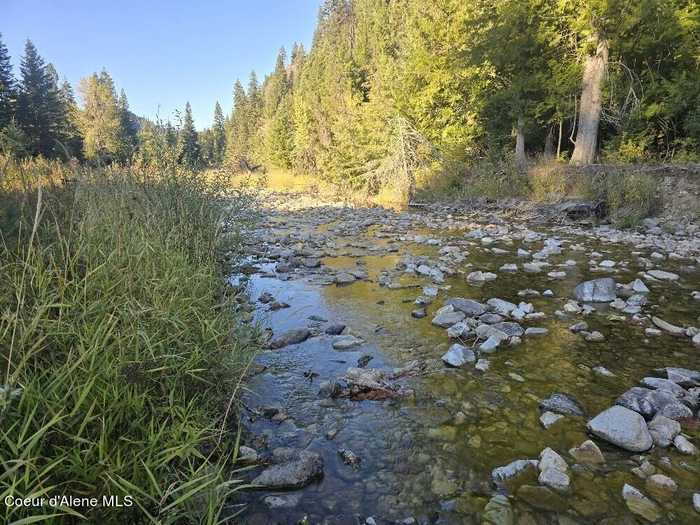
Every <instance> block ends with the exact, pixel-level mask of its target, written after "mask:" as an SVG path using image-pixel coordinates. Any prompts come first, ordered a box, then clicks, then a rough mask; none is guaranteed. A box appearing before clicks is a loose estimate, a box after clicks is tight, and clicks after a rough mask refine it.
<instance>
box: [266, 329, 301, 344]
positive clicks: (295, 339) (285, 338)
mask: <svg viewBox="0 0 700 525" xmlns="http://www.w3.org/2000/svg"><path fill="white" fill-rule="evenodd" d="M310 336H311V331H309V329H308V328H296V329H294V330H287V331H286V332H284V333H282V334H280V335H278V336H277V337H275V338H273V339H271V340H270V342H269V343H268V346H269V347H270V348H273V349H279V348H284V347H285V346H288V345H295V344H298V343H303V342H304V341H306V340H307V339H308V338H309V337H310Z"/></svg>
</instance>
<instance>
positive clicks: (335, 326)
mask: <svg viewBox="0 0 700 525" xmlns="http://www.w3.org/2000/svg"><path fill="white" fill-rule="evenodd" d="M343 330H345V325H344V324H343V323H331V324H329V325H328V326H326V329H325V332H326V333H327V334H328V335H340V334H342V333H343Z"/></svg>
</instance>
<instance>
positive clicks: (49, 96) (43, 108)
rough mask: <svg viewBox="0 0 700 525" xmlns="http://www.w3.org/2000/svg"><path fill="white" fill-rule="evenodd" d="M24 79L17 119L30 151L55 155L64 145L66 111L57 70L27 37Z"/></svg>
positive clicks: (20, 91) (22, 64)
mask: <svg viewBox="0 0 700 525" xmlns="http://www.w3.org/2000/svg"><path fill="white" fill-rule="evenodd" d="M20 72H21V76H22V78H21V83H20V87H19V95H18V97H17V116H16V118H17V123H18V125H19V127H20V128H21V129H22V131H23V132H24V133H25V135H26V136H27V140H28V148H27V149H28V151H29V152H30V153H32V154H42V155H45V156H53V155H55V154H57V152H58V151H59V149H60V147H59V146H58V143H57V140H60V138H61V130H62V129H63V122H62V119H63V111H62V107H61V102H60V100H59V96H58V86H57V82H56V80H57V79H56V75H55V70H54V69H53V68H49V69H48V70H47V66H46V64H45V63H44V60H43V59H42V58H41V56H39V53H38V52H37V50H36V47H34V44H32V42H31V41H29V40H27V43H26V46H25V49H24V56H23V57H22V62H21V64H20Z"/></svg>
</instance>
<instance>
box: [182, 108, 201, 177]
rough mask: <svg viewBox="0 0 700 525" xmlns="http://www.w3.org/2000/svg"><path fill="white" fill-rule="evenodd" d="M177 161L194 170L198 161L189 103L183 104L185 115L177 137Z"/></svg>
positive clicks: (195, 135) (195, 136) (197, 144)
mask: <svg viewBox="0 0 700 525" xmlns="http://www.w3.org/2000/svg"><path fill="white" fill-rule="evenodd" d="M178 160H179V161H180V163H181V164H183V165H185V166H187V167H189V168H192V169H194V168H196V167H197V166H198V165H199V161H200V150H199V142H198V140H197V130H196V129H195V127H194V119H193V118H192V106H190V103H189V102H187V104H185V114H184V116H183V118H182V124H181V126H180V133H179V136H178Z"/></svg>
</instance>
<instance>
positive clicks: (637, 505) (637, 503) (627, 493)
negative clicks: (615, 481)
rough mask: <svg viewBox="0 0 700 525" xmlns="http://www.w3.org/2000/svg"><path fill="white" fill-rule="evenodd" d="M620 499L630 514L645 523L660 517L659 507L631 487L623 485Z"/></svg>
mask: <svg viewBox="0 0 700 525" xmlns="http://www.w3.org/2000/svg"><path fill="white" fill-rule="evenodd" d="M622 498H623V499H624V500H625V503H626V504H627V508H628V509H630V511H631V512H633V513H634V514H637V515H639V516H641V517H642V518H644V519H645V520H647V521H651V522H654V521H656V520H658V519H659V518H660V517H661V509H660V508H659V506H658V505H657V504H656V503H654V502H653V501H651V500H650V499H649V498H647V497H646V496H645V495H644V494H642V493H641V492H640V491H639V490H638V489H636V488H634V487H633V486H632V485H628V484H627V483H625V486H624V487H622Z"/></svg>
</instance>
